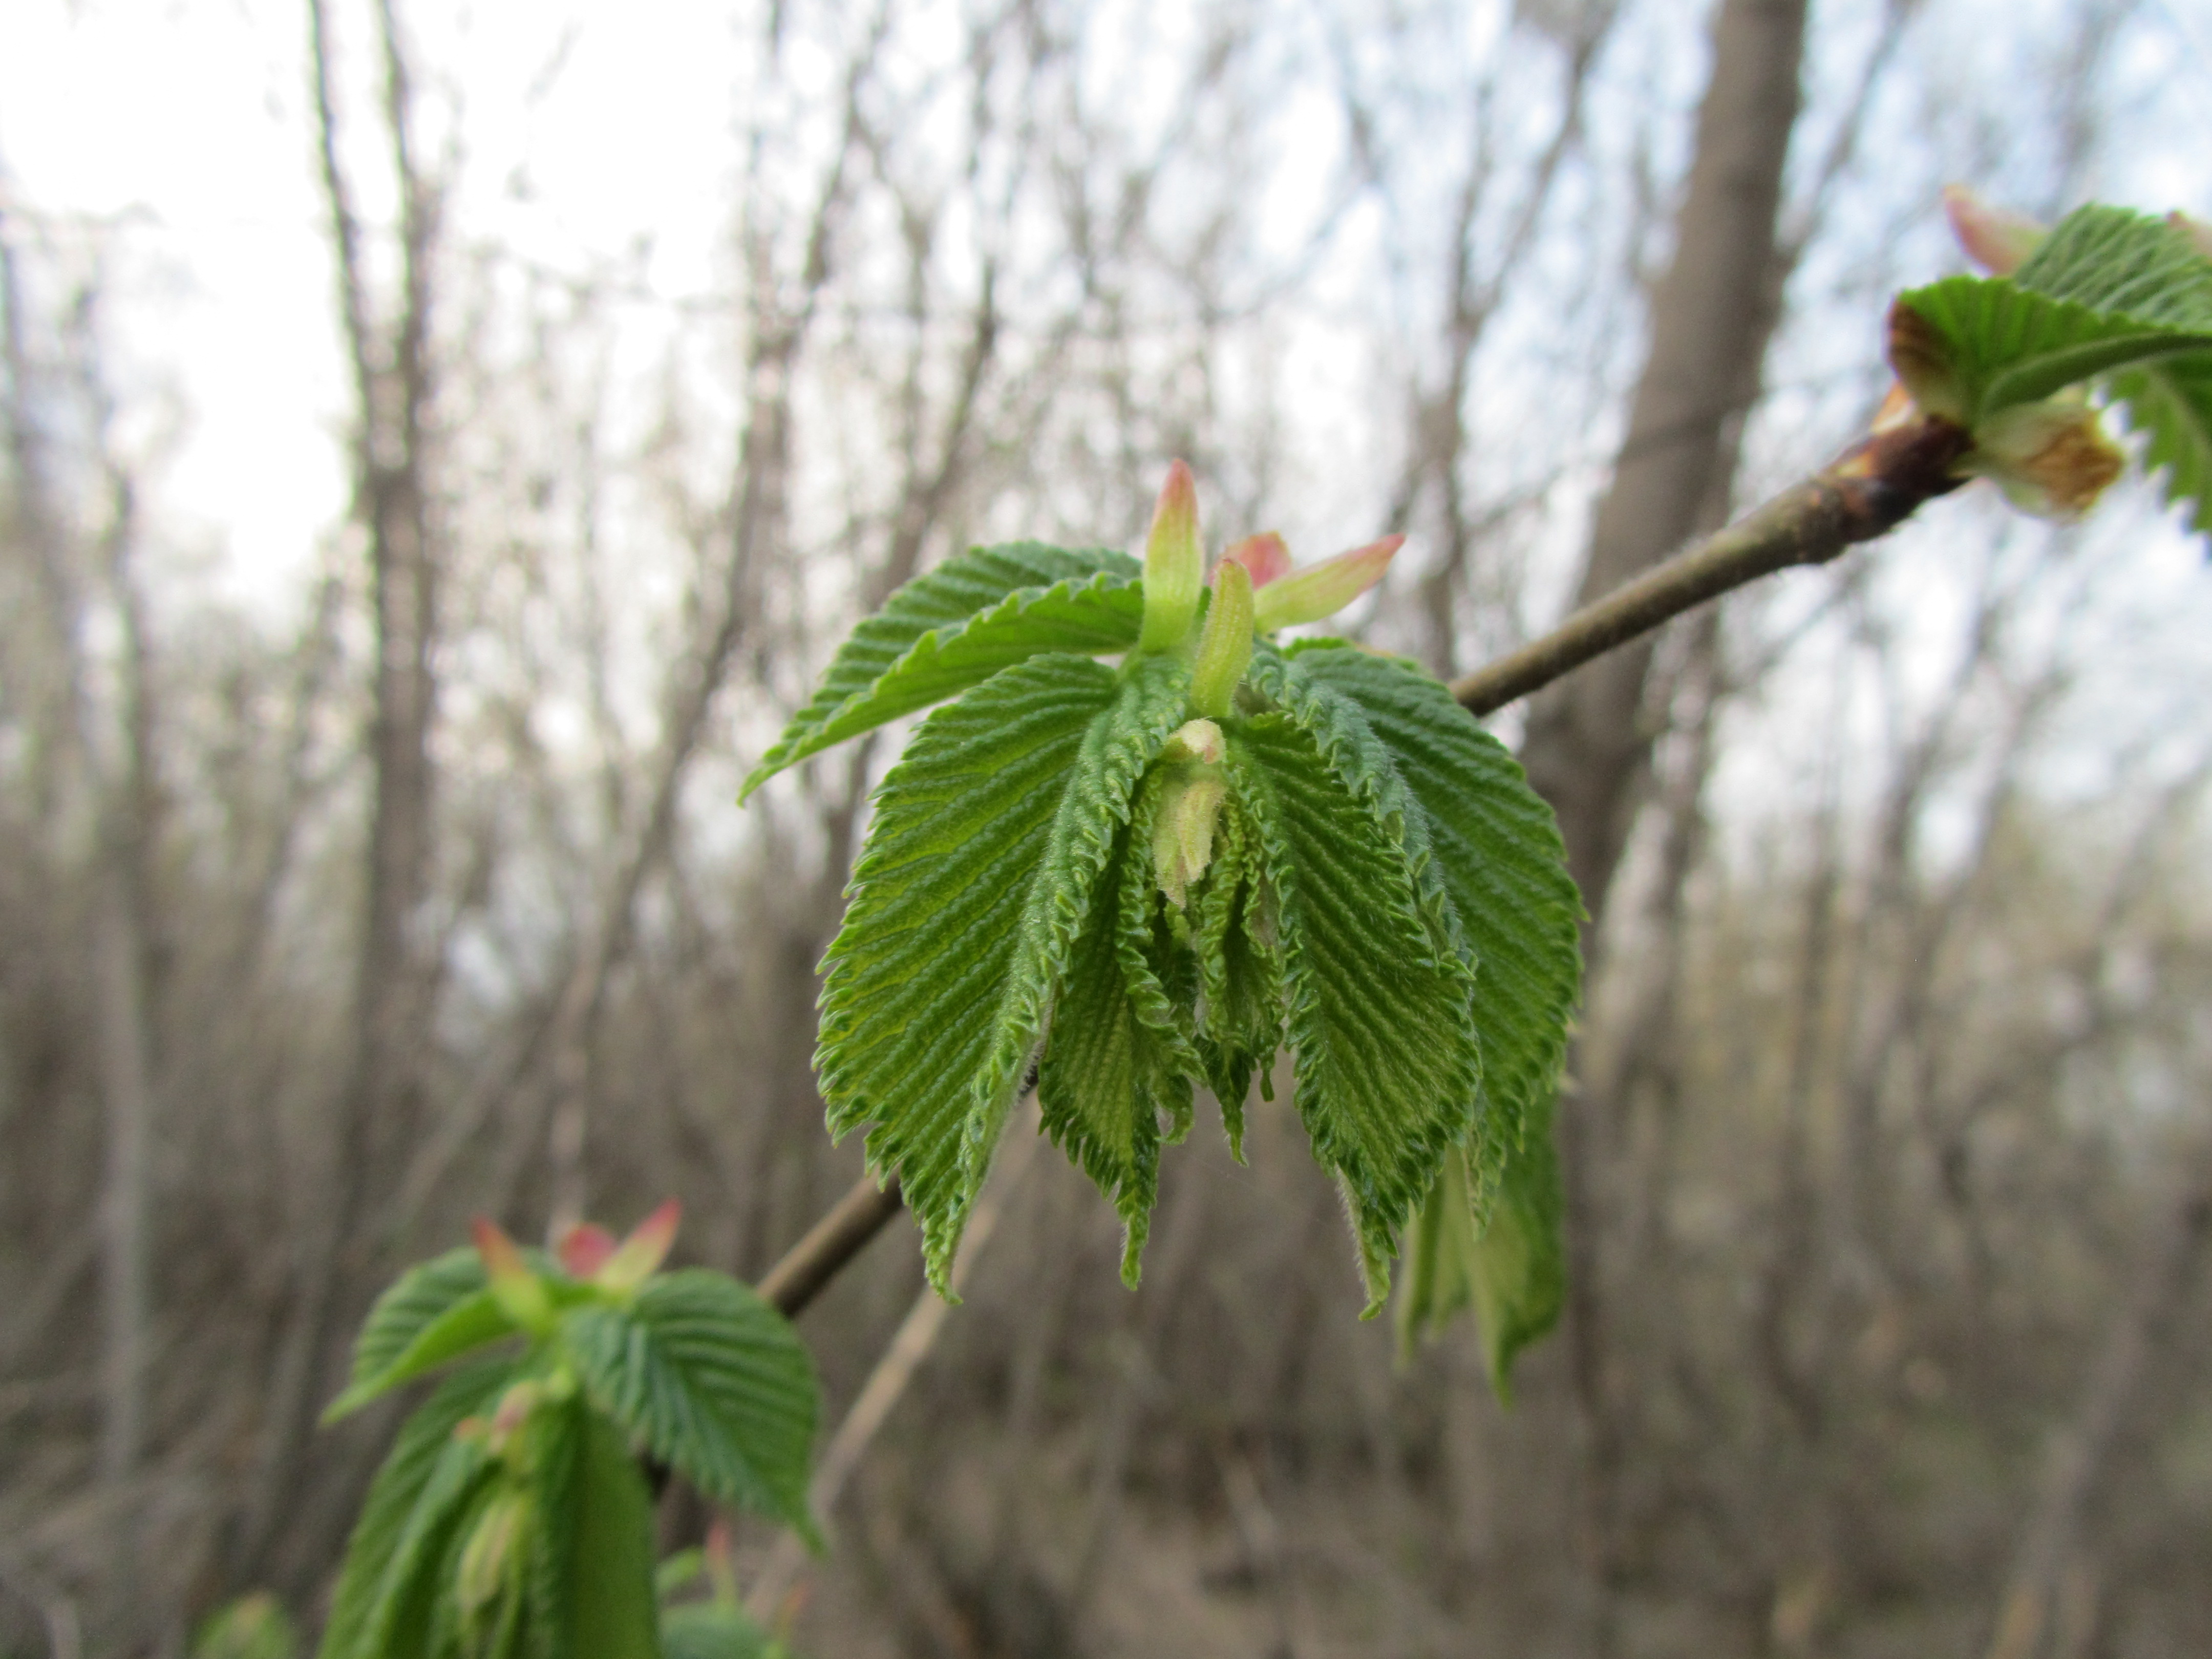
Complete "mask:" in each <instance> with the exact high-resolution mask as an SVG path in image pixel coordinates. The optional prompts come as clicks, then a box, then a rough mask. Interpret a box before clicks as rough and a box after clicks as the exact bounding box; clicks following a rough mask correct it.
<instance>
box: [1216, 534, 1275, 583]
mask: <svg viewBox="0 0 2212 1659" xmlns="http://www.w3.org/2000/svg"><path fill="white" fill-rule="evenodd" d="M1222 558H1223V559H1224V560H1225V561H1227V562H1231V563H1233V564H1241V565H1243V567H1244V568H1245V569H1246V570H1247V571H1248V572H1249V573H1250V574H1251V577H1252V586H1253V588H1254V589H1255V591H1256V590H1258V589H1260V588H1262V587H1265V586H1267V584H1268V583H1269V582H1271V581H1273V580H1276V579H1277V578H1278V577H1281V576H1287V575H1289V574H1291V550H1290V549H1289V547H1287V546H1286V545H1285V544H1284V541H1283V538H1281V537H1280V536H1279V535H1277V534H1276V533H1275V532H1273V531H1272V530H1263V531H1261V532H1260V533H1259V534H1258V535H1256V536H1247V537H1246V538H1244V539H1243V541H1241V542H1239V543H1237V544H1236V545H1235V546H1234V547H1232V548H1231V549H1230V550H1228V551H1227V552H1226V553H1224V554H1223V555H1222Z"/></svg>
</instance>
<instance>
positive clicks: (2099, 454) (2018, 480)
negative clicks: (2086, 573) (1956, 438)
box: [1966, 389, 2127, 524]
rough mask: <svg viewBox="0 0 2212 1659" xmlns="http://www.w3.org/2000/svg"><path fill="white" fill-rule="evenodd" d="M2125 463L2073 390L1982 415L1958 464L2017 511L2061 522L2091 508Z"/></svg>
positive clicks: (2090, 409)
mask: <svg viewBox="0 0 2212 1659" xmlns="http://www.w3.org/2000/svg"><path fill="white" fill-rule="evenodd" d="M2126 459H2127V458H2126V456H2125V455H2124V453H2122V451H2121V449H2120V447H2119V446H2118V444H2116V443H2114V442H2113V441H2112V438H2111V437H2110V436H2109V435H2107V434H2106V431H2105V428H2104V425H2103V423H2102V422H2100V421H2099V420H2098V418H2097V411H2096V410H2095V409H2094V408H2093V407H2092V406H2091V405H2090V403H2089V400H2088V398H2087V396H2085V395H2084V394H2083V393H2082V392H2081V391H2080V390H2078V389H2075V390H2070V391H2067V392H2060V393H2058V394H2057V396H2056V397H2051V398H2044V399H2043V400H2042V401H2041V402H2040V403H2033V404H2019V405H2018V406H2016V407H2015V408H2012V409H2007V410H2000V411H1999V412H1998V413H1996V414H1995V415H1992V416H1990V417H1989V418H1988V419H1987V420H1985V421H1984V422H1982V423H1981V424H1980V425H1979V426H1978V427H1976V428H1974V447H1973V451H1972V453H1970V454H1969V455H1968V456H1967V457H1966V470H1967V471H1970V472H1973V473H1976V474H1978V475H1979V476H1981V477H1985V478H1988V479H1990V480H1992V481H1993V482H1994V483H1996V485H1997V487H1998V488H1999V489H2002V490H2003V491H2004V493H2005V497H2006V499H2007V500H2008V501H2011V502H2012V504H2013V505H2014V506H2015V507H2018V508H2020V510H2021V512H2023V513H2034V514H2035V515H2036V516H2037V517H2038V518H2043V519H2055V520H2058V521H2059V522H2060V523H2062V524H2063V523H2070V522H2071V521H2072V520H2075V519H2078V518H2080V517H2081V515H2082V514H2083V513H2087V511H2088V510H2089V509H2090V508H2091V507H2094V506H2095V505H2096V504H2097V498H2098V497H2099V496H2100V495H2103V494H2104V493H2105V491H2106V489H2109V488H2110V487H2111V485H2112V481H2113V480H2114V479H2116V478H2118V477H2119V476H2120V471H2121V469H2122V468H2123V466H2124V465H2125V463H2126Z"/></svg>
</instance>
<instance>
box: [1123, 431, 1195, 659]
mask: <svg viewBox="0 0 2212 1659" xmlns="http://www.w3.org/2000/svg"><path fill="white" fill-rule="evenodd" d="M1205 580H1206V562H1205V559H1204V557H1203V556H1202V555H1201V554H1200V550H1199V545H1198V486H1197V485H1196V484H1195V483H1193V482H1192V480H1191V476H1190V469H1189V468H1188V466H1186V465H1183V464H1182V462H1181V461H1177V462H1176V463H1175V464H1174V465H1171V466H1170V467H1169V468H1168V481H1167V483H1165V484H1164V485H1162V486H1161V488H1160V500H1159V505H1158V506H1157V507H1154V508H1153V509H1152V536H1151V537H1150V538H1149V539H1148V540H1147V541H1146V544H1145V626H1144V630H1143V632H1142V633H1140V634H1139V635H1138V637H1137V649H1138V650H1139V651H1176V650H1180V649H1181V648H1182V643H1183V641H1184V640H1185V639H1186V638H1188V635H1189V634H1190V623H1191V618H1192V617H1194V616H1195V615H1196V614H1197V612H1198V591H1199V588H1200V586H1203V585H1204V583H1205Z"/></svg>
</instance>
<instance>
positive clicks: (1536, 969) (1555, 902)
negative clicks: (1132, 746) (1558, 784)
mask: <svg viewBox="0 0 2212 1659" xmlns="http://www.w3.org/2000/svg"><path fill="white" fill-rule="evenodd" d="M1288 678H1289V682H1290V685H1289V688H1288V689H1290V690H1293V691H1296V690H1297V688H1299V687H1300V686H1304V687H1311V688H1315V689H1316V691H1319V690H1326V691H1328V692H1334V693H1336V694H1339V695H1340V696H1343V697H1345V698H1346V699H1348V700H1350V701H1351V702H1353V703H1355V704H1356V705H1357V706H1358V709H1359V711H1360V714H1361V716H1362V717H1363V718H1364V723H1365V726H1366V729H1367V731H1368V732H1370V734H1371V735H1372V736H1373V738H1375V739H1376V741H1377V742H1378V743H1379V744H1381V745H1382V747H1383V750H1385V751H1386V752H1387V754H1388V755H1389V757H1390V760H1391V763H1393V765H1394V766H1395V770H1396V773H1397V776H1398V778H1399V780H1400V781H1401V783H1402V786H1403V788H1404V790H1405V793H1406V796H1407V798H1408V799H1410V802H1411V806H1410V809H1401V810H1407V816H1408V817H1412V818H1418V819H1419V821H1420V823H1422V826H1423V830H1422V835H1421V836H1420V838H1419V842H1418V843H1417V844H1418V845H1419V846H1420V847H1421V848H1424V849H1425V853H1426V854H1427V856H1428V858H1429V859H1430V860H1431V864H1430V866H1429V867H1430V868H1431V870H1432V871H1433V872H1434V873H1435V874H1436V875H1437V878H1440V880H1441V883H1442V886H1443V893H1444V896H1445V897H1446V899H1447V900H1448V901H1449V913H1450V922H1451V926H1452V927H1453V928H1454V930H1455V937H1456V939H1458V940H1460V941H1461V942H1462V944H1463V945H1464V946H1465V948H1467V949H1468V950H1469V951H1472V952H1473V953H1474V962H1475V983H1474V1008H1475V1036H1476V1040H1477V1042H1479V1043H1480V1047H1481V1052H1482V1087H1483V1093H1484V1096H1485V1097H1486V1101H1487V1103H1488V1109H1487V1110H1486V1112H1485V1113H1484V1115H1483V1122H1482V1126H1481V1133H1482V1137H1483V1139H1482V1143H1481V1146H1480V1148H1479V1149H1478V1163H1477V1165H1476V1174H1477V1176H1478V1182H1477V1188H1476V1192H1475V1199H1476V1201H1477V1203H1478V1205H1479V1204H1480V1202H1481V1200H1482V1198H1483V1196H1484V1194H1486V1191H1487V1189H1488V1188H1489V1186H1490V1184H1491V1182H1492V1181H1494V1180H1495V1179H1496V1176H1497V1173H1498V1170H1499V1168H1500V1167H1501V1165H1502V1163H1503V1160H1504V1158H1506V1157H1507V1156H1508V1155H1509V1154H1510V1152H1511V1151H1512V1149H1514V1148H1516V1147H1517V1146H1522V1144H1523V1143H1524V1141H1525V1140H1526V1139H1527V1138H1528V1134H1529V1133H1532V1132H1533V1131H1532V1127H1531V1126H1533V1124H1534V1121H1535V1118H1536V1115H1537V1114H1538V1113H1539V1112H1541V1111H1545V1110H1547V1109H1549V1104H1550V1102H1551V1099H1552V1097H1553V1093H1554V1091H1556V1090H1557V1089H1558V1087H1559V1073H1560V1069H1561V1067H1562V1066H1564V1065H1565V1060H1566V1051H1567V1036H1568V1033H1569V1030H1570V1029H1571V1025H1572V1022H1573V1016H1574V1009H1575V1001H1576V999H1577V995H1578V994H1579V993H1580V990H1581V986H1582V944H1581V923H1582V917H1583V907H1582V899H1581V896H1580V895H1579V894H1578V893H1577V892H1576V890H1575V884H1574V881H1573V878H1571V877H1570V876H1569V875H1568V874H1567V868H1566V848H1565V845H1564V843H1562V842H1561V841H1560V839H1559V823H1558V820H1557V819H1556V818H1555V817H1553V812H1552V809H1551V806H1550V805H1549V803H1547V801H1546V800H1545V799H1543V797H1542V796H1541V795H1539V794H1537V793H1536V792H1535V791H1534V790H1533V789H1531V788H1530V787H1528V778H1527V775H1525V774H1524V773H1523V772H1522V769H1521V765H1520V763H1519V762H1518V761H1516V760H1515V759H1514V758H1513V757H1512V755H1511V754H1510V753H1509V752H1508V751H1507V750H1506V748H1505V746H1504V744H1501V743H1499V742H1498V739H1497V738H1493V737H1492V736H1491V735H1490V733H1488V732H1486V731H1484V730H1483V729H1482V728H1481V726H1479V725H1477V724H1476V723H1475V720H1474V716H1473V715H1471V714H1468V712H1467V711H1466V710H1465V709H1464V708H1461V707H1460V706H1459V705H1458V704H1457V703H1456V702H1454V701H1453V700H1452V696H1451V693H1450V692H1449V690H1447V689H1446V688H1445V687H1444V686H1443V685H1442V684H1438V683H1437V681H1436V680H1435V679H1433V678H1431V677H1430V676H1429V675H1428V674H1426V673H1425V672H1423V671H1421V670H1420V669H1419V668H1418V667H1416V666H1415V665H1413V664H1412V663H1410V662H1407V661H1406V660H1404V659H1401V658H1396V657H1385V656H1380V655H1377V654H1376V653H1373V652H1369V651H1363V650H1360V649H1358V648H1357V647H1351V646H1342V645H1336V644H1332V643H1328V642H1316V643H1314V644H1311V645H1308V646H1304V647H1292V650H1291V653H1290V664H1289V676H1288ZM1299 695H1300V696H1302V697H1303V696H1309V695H1313V694H1311V693H1304V692H1301V693H1299Z"/></svg>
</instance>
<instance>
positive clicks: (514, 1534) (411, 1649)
mask: <svg viewBox="0 0 2212 1659" xmlns="http://www.w3.org/2000/svg"><path fill="white" fill-rule="evenodd" d="M674 1226H675V1212H674V1208H673V1206H672V1205H671V1206H664V1208H663V1209H662V1210H661V1211H659V1212H656V1214H655V1216H654V1217H653V1218H651V1219H650V1220H648V1221H647V1224H646V1225H644V1226H642V1227H641V1228H640V1229H639V1230H638V1231H637V1232H636V1233H634V1234H633V1235H632V1236H631V1237H630V1239H629V1241H627V1242H626V1243H623V1245H621V1246H620V1247H618V1248H617V1247H616V1246H615V1245H614V1244H613V1243H612V1241H611V1240H610V1239H608V1238H607V1237H606V1236H605V1234H603V1233H599V1231H597V1230H595V1229H579V1230H577V1231H576V1233H574V1234H572V1235H571V1237H570V1238H569V1239H568V1240H566V1241H564V1242H563V1245H562V1251H561V1253H560V1255H559V1256H558V1257H557V1258H556V1257H554V1256H550V1255H539V1254H537V1253H534V1252H533V1253H525V1252H522V1251H520V1250H518V1249H516V1247H515V1246H514V1245H513V1243H510V1242H509V1241H507V1239H506V1237H504V1236H503V1235H501V1234H500V1233H499V1232H498V1231H497V1230H496V1229H494V1228H491V1227H489V1225H479V1228H478V1235H477V1240H478V1242H477V1249H473V1250H471V1249H458V1250H454V1251H452V1252H450V1253H448V1254H447V1255H442V1256H440V1257H438V1258H437V1259H436V1260H435V1261H429V1262H427V1263H425V1264H423V1265H422V1266H421V1267H416V1268H415V1269H413V1270H412V1271H411V1272H410V1273H407V1274H406V1275H405V1276H404V1278H402V1279H400V1280H399V1282H398V1284H396V1285H393V1286H392V1288H391V1289H390V1290H389V1291H386V1292H385V1294H384V1295H383V1296H382V1297H380V1298H379V1300H378V1302H377V1304H376V1306H375V1308H374V1310H372V1311H371V1312H370V1314H369V1316H368V1323H367V1324H366V1325H365V1326H364V1327H363V1328H362V1333H361V1335H360V1338H359V1339H358V1340H357V1341H356V1345H355V1349H354V1367H353V1380H352V1383H351V1386H349V1388H348V1389H346V1391H345V1392H344V1393H343V1395H340V1396H339V1398H338V1399H337V1401H336V1402H335V1403H334V1404H333V1405H332V1406H331V1410H330V1413H329V1416H330V1417H332V1418H335V1417H339V1416H343V1415H344V1414H346V1413H349V1412H351V1411H354V1410H356V1409H358V1408H359V1407H361V1406H362V1405H365V1404H366V1403H368V1401H371V1400H374V1399H376V1398H377V1397H379V1396H380V1395H383V1394H385V1393H386V1392H387V1391H389V1390H391V1389H395V1388H398V1387H399V1386H400V1385H401V1384H403V1383H408V1382H410V1381H412V1380H413V1379H415V1378H416V1377H420V1376H423V1375H425V1374H426V1373H428V1372H430V1371H433V1370H441V1369H444V1368H446V1367H447V1366H449V1365H451V1366H453V1367H454V1369H453V1370H451V1371H450V1373H449V1374H448V1375H447V1376H446V1377H445V1378H444V1380H443V1381H442V1382H441V1383H440V1384H439V1385H438V1387H437V1389H435V1392H434V1393H432V1395H430V1397H429V1399H428V1401H426V1402H425V1403H424V1404H423V1405H422V1406H421V1407H419V1408H417V1410H416V1412H415V1413H414V1415H413V1416H411V1417H410V1418H409V1419H407V1421H406V1424H405V1425H404V1426H403V1427H402V1429H401V1430H400V1431H399V1437H398V1441H397V1443H395V1445H394V1446H393V1448H392V1454H391V1455H390V1457H389V1458H388V1459H387V1460H386V1462H385V1465H384V1467H383V1468H382V1469H381V1470H380V1472H379V1473H378V1474H377V1477H376V1480H375V1482H374V1485H373V1486H371V1487H370V1489H369V1493H368V1503H367V1504H366V1506H365V1507H364V1509H363V1510H362V1515H361V1518H360V1520H359V1522H357V1523H356V1526H355V1528H354V1533H353V1537H352V1540H351V1541H350V1542H349V1545H348V1547H347V1552H346V1559H345V1565H344V1568H343V1572H342V1574H341V1576H340V1577H339V1580H338V1586H337V1595H336V1598H335V1600H334V1601H333V1604H332V1607H331V1618H330V1622H329V1625H328V1626H326V1628H325V1632H324V1637H323V1644H322V1649H321V1652H322V1655H323V1659H445V1656H453V1659H507V1656H516V1659H523V1656H527V1659H658V1656H659V1655H660V1654H661V1653H662V1652H663V1651H664V1639H666V1640H667V1641H668V1642H669V1643H670V1645H671V1649H672V1648H674V1647H676V1646H679V1645H680V1646H684V1650H685V1651H687V1652H690V1653H692V1654H695V1655H699V1656H702V1659H703V1656H704V1655H705V1654H708V1653H712V1652H717V1651H724V1650H726V1652H727V1654H728V1655H729V1656H731V1659H735V1656H737V1655H738V1654H741V1653H743V1652H744V1651H747V1649H746V1648H744V1647H742V1646H738V1645H737V1644H736V1643H737V1637H736V1636H735V1635H732V1636H731V1638H730V1640H729V1641H728V1642H726V1643H725V1644H723V1648H721V1649H717V1648H714V1647H711V1646H702V1645H701V1644H700V1641H699V1639H698V1638H700V1637H701V1635H702V1633H703V1632H702V1631H690V1632H689V1633H688V1635H687V1636H686V1637H685V1638H684V1643H678V1642H677V1641H676V1638H675V1632H672V1631H671V1632H664V1631H663V1629H662V1615H661V1613H660V1611H659V1606H658V1602H657V1598H656V1595H655V1589H654V1573H653V1504H652V1498H651V1496H650V1494H649V1492H648V1491H647V1486H646V1482H645V1479H644V1476H643V1475H642V1474H641V1473H640V1472H639V1468H638V1457H639V1455H641V1453H642V1454H649V1455H651V1456H652V1457H653V1458H654V1459H656V1460H658V1461H659V1462H661V1463H664V1464H665V1465H667V1466H669V1467H670V1468H674V1469H677V1470H678V1471H680V1472H682V1473H683V1474H684V1475H686V1476H687V1477H689V1478H690V1480H691V1481H692V1482H693V1483H694V1484H695V1485H696V1486H697V1487H698V1488H699V1489H700V1491H702V1492H704V1493H706V1494H707V1495H708V1497H710V1498H714V1499H717V1500H719V1501H720V1502H723V1503H726V1504H736V1505H739V1506H741V1507H744V1508H746V1509H750V1510H755V1511H757V1512H758V1513H761V1514H763V1515H767V1516H772V1517H774V1518H775V1519H777V1520H780V1521H781V1522H785V1523H786V1524H787V1525H789V1526H792V1527H794V1528H798V1529H799V1530H800V1531H801V1532H802V1533H804V1534H806V1535H807V1536H809V1537H810V1538H811V1536H812V1535H813V1528H812V1523H811V1521H810V1519H809V1517H808V1516H807V1512H806V1498H805V1494H806V1481H807V1473H808V1458H809V1455H810V1453H811V1447H812V1443H813V1438H814V1428H815V1418H816V1413H817V1389H816V1385H815V1380H814V1370H813V1365H812V1363H811V1360H810V1359H809V1358H808V1357H807V1354H806V1351H805V1348H804V1347H803V1346H800V1344H799V1340H798V1339H797V1337H796V1336H794V1335H793V1333H792V1331H791V1328H790V1327H789V1325H788V1324H787V1322H785V1321H784V1319H783V1318H782V1316H781V1315H779V1314H778V1313H776V1312H775V1310H773V1309H772V1308H770V1307H769V1306H768V1305H767V1304H765V1303H763V1301H761V1300H760V1298H759V1297H757V1296H755V1295H754V1294H753V1293H752V1292H751V1291H750V1290H748V1289H746V1288H745V1287H744V1285H740V1284H738V1283H737V1282H736V1281H735V1280H733V1279H727V1278H725V1277H723V1276H722V1275H720V1274H719V1273H708V1272H704V1271H702V1270H699V1269H685V1270H681V1271H678V1272H673V1273H658V1272H656V1271H655V1269H656V1268H657V1267H659V1262H660V1260H661V1258H662V1256H663V1255H665V1251H666V1249H667V1248H668V1243H669V1239H670V1237H671V1235H672V1233H673V1231H674ZM671 1619H672V1620H675V1622H676V1623H678V1624H679V1625H684V1626H687V1627H688V1626H694V1625H700V1624H701V1623H702V1619H701V1617H699V1616H695V1615H690V1614H686V1615H684V1617H683V1618H681V1619H677V1618H676V1617H675V1615H672V1614H671ZM720 1626H729V1628H730V1630H731V1631H733V1632H738V1634H743V1632H744V1629H746V1628H749V1627H744V1626H732V1625H730V1621H729V1620H726V1619H725V1620H721V1621H720ZM720 1626H715V1628H718V1629H719V1628H720ZM684 1644H688V1645H684Z"/></svg>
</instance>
